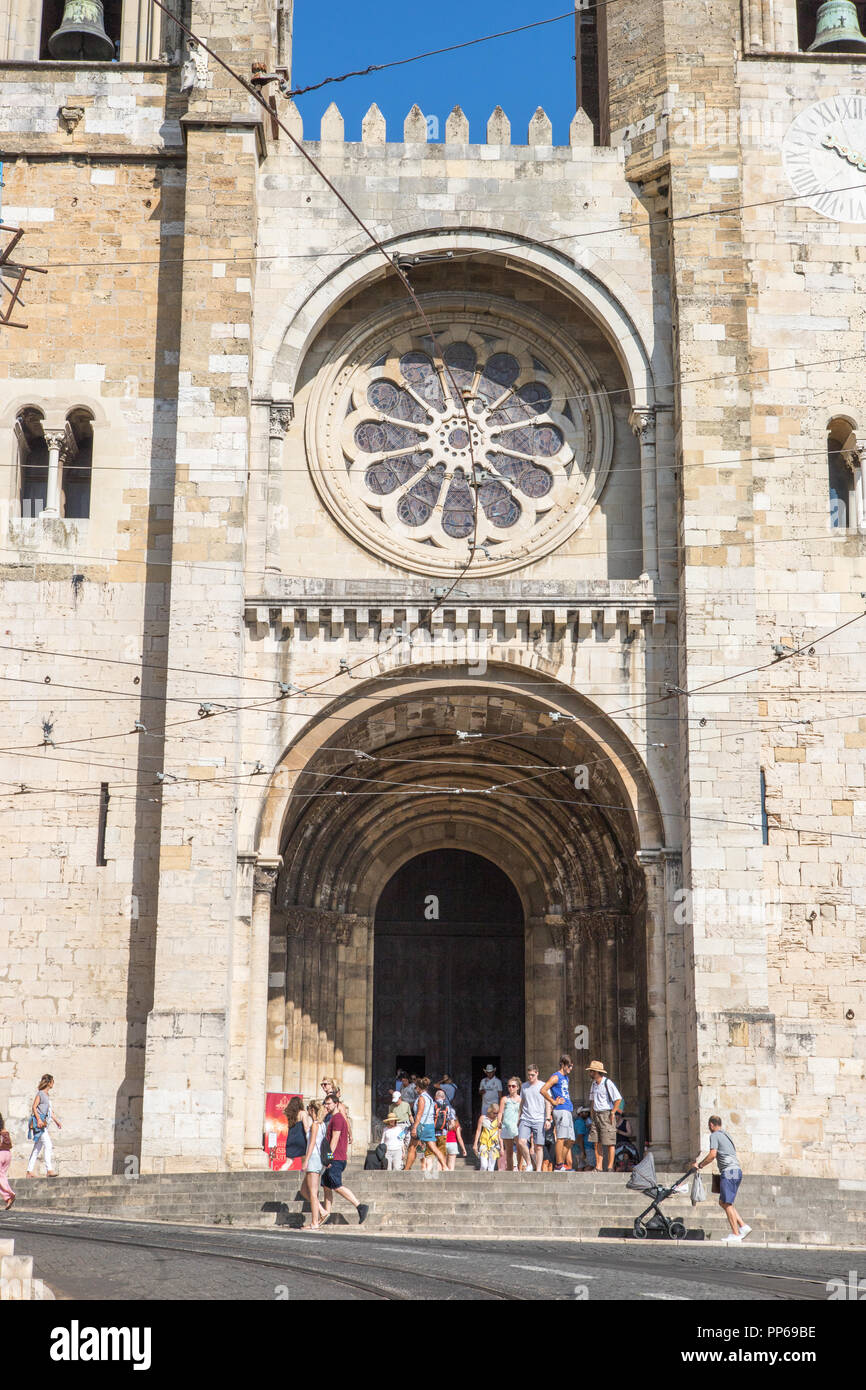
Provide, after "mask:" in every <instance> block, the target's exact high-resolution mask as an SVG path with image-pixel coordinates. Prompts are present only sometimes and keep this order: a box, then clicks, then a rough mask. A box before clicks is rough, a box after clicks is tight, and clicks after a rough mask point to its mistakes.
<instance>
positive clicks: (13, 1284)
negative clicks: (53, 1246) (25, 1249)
mask: <svg viewBox="0 0 866 1390" xmlns="http://www.w3.org/2000/svg"><path fill="white" fill-rule="evenodd" d="M53 1298H54V1294H53V1293H52V1291H51V1289H49V1287H48V1285H47V1284H44V1283H43V1282H42V1280H41V1279H34V1277H33V1258H32V1256H30V1255H16V1254H15V1241H14V1240H5V1239H3V1240H0V1303H31V1302H41V1301H48V1300H53Z"/></svg>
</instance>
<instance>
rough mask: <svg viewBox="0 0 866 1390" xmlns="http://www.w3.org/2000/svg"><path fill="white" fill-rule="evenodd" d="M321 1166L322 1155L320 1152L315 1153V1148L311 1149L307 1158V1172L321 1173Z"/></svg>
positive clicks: (322, 1165)
mask: <svg viewBox="0 0 866 1390" xmlns="http://www.w3.org/2000/svg"><path fill="white" fill-rule="evenodd" d="M323 1167H324V1164H323V1163H322V1155H321V1154H320V1153H317V1152H316V1150H315V1149H313V1152H312V1153H311V1154H310V1157H309V1158H308V1159H307V1172H308V1173H321V1171H322V1168H323Z"/></svg>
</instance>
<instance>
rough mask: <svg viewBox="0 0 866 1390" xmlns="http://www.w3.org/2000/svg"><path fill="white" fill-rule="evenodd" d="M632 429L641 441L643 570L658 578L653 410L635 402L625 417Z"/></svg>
mask: <svg viewBox="0 0 866 1390" xmlns="http://www.w3.org/2000/svg"><path fill="white" fill-rule="evenodd" d="M628 422H629V424H630V425H631V428H632V433H633V434H634V435H635V438H636V439H637V440H638V442H639V444H640V497H641V518H642V526H641V534H642V538H643V568H644V574H648V575H649V577H650V579H658V574H659V540H658V500H657V496H656V413H655V409H654V408H652V407H647V406H635V408H634V409H633V410H632V411H631V414H630V415H629V417H628Z"/></svg>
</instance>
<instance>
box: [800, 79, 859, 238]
mask: <svg viewBox="0 0 866 1390" xmlns="http://www.w3.org/2000/svg"><path fill="white" fill-rule="evenodd" d="M782 156H783V159H784V164H785V172H786V174H787V175H788V178H789V180H790V182H791V186H792V188H793V189H794V191H795V193H799V194H800V195H801V196H802V198H803V200H804V201H805V202H806V203H807V204H808V206H809V207H810V208H814V210H815V212H819V213H821V215H822V216H823V217H829V218H832V219H833V220H834V221H837V222H866V97H862V96H857V95H851V96H835V97H828V98H827V99H826V100H825V101H819V102H816V103H815V105H814V106H809V107H807V108H806V110H805V111H801V113H800V115H799V116H798V117H797V119H796V120H795V121H793V122H792V123H791V125H790V126H789V127H788V131H787V133H786V135H785V139H784V141H783V144H782Z"/></svg>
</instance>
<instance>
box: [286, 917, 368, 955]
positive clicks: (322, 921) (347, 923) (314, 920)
mask: <svg viewBox="0 0 866 1390" xmlns="http://www.w3.org/2000/svg"><path fill="white" fill-rule="evenodd" d="M284 912H285V921H286V931H287V932H288V933H289V935H290V936H304V935H306V934H307V933H309V934H310V935H311V936H316V937H318V938H319V939H320V940H324V941H334V942H336V944H337V945H338V946H348V945H349V944H350V942H351V940H352V932H353V931H354V929H355V927H356V926H357V925H358V924H359V923H363V922H364V921H366V918H364V917H359V916H358V914H357V913H356V912H329V911H326V910H325V909H324V908H320V907H286V908H285V909H284Z"/></svg>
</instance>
